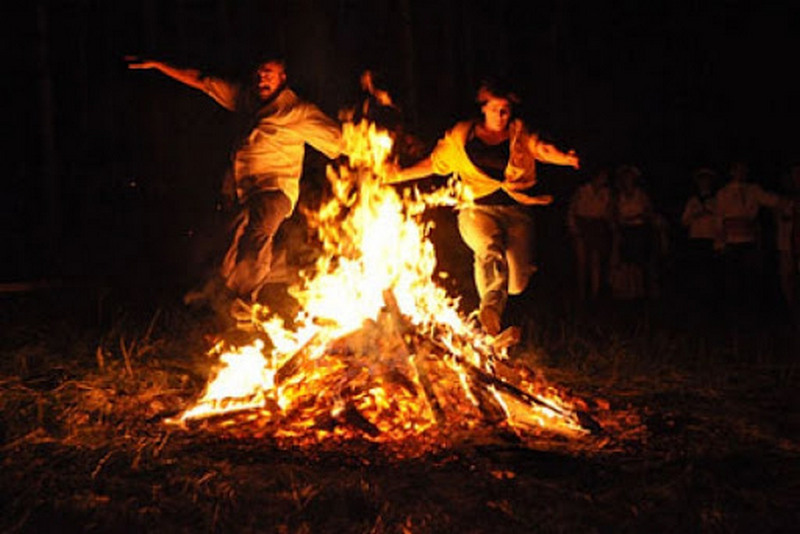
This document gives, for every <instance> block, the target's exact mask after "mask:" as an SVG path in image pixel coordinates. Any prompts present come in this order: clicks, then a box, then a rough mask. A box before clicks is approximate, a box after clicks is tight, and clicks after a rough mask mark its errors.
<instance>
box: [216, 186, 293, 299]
mask: <svg viewBox="0 0 800 534" xmlns="http://www.w3.org/2000/svg"><path fill="white" fill-rule="evenodd" d="M291 211H292V202H291V201H290V200H289V197H287V196H286V195H285V194H284V193H282V192H281V191H277V190H276V191H263V192H260V193H256V194H253V195H251V196H250V197H249V198H248V199H247V200H246V201H245V202H244V204H242V206H241V210H240V212H239V213H238V215H237V216H236V218H235V220H234V223H233V229H232V237H231V243H230V246H229V247H228V251H227V253H226V254H225V257H224V259H223V261H222V265H221V267H220V275H221V276H222V278H223V280H224V281H225V286H226V287H227V288H228V289H230V290H231V291H232V292H233V293H235V294H236V296H238V297H240V298H242V299H246V300H255V299H256V298H257V296H258V292H259V290H260V289H261V287H262V286H263V285H264V282H265V281H266V278H267V275H268V274H269V271H270V266H271V262H272V242H273V238H274V236H275V233H276V232H277V231H278V228H279V227H280V225H281V223H282V222H283V221H284V219H286V217H288V216H289V214H290V213H291Z"/></svg>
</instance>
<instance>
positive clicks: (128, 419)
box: [0, 288, 800, 533]
mask: <svg viewBox="0 0 800 534" xmlns="http://www.w3.org/2000/svg"><path fill="white" fill-rule="evenodd" d="M178 302H179V298H178V297H177V296H175V295H163V296H154V295H153V294H147V293H144V292H141V291H138V290H136V289H135V288H134V290H132V291H129V292H127V293H123V292H120V291H118V290H113V291H112V290H106V291H101V290H98V289H96V288H84V289H61V290H50V291H46V292H41V293H29V294H22V295H16V296H7V297H5V298H4V299H3V300H2V301H1V302H0V305H1V308H0V309H1V310H2V311H1V313H2V324H1V325H0V328H2V331H3V336H2V338H0V407H1V408H2V410H0V414H1V415H0V450H1V451H2V454H0V458H2V460H0V481H1V482H0V499H1V502H2V504H0V510H2V513H0V529H2V531H4V532H111V531H114V532H117V531H148V532H198V531H200V532H206V531H211V532H216V531H219V532H222V531H235V532H337V533H338V532H375V533H379V532H398V533H399V532H402V533H406V532H415V533H420V532H431V533H434V532H435V533H438V532H791V531H796V528H797V527H796V525H797V521H798V510H799V509H800V507H799V506H798V505H799V504H800V502H798V501H800V498H798V496H800V487H798V485H799V483H800V465H799V464H798V462H797V459H798V452H800V442H798V429H799V428H800V418H799V417H798V415H799V414H800V411H799V409H798V406H800V402H798V400H800V399H799V398H798V397H800V395H799V394H798V387H797V386H798V372H797V370H798V364H797V354H798V352H800V351H798V350H797V348H798V347H797V336H796V326H792V325H791V323H789V322H786V321H784V322H781V321H761V322H759V323H749V324H750V328H743V327H741V325H740V326H739V327H733V326H732V325H728V324H725V323H724V322H721V321H717V320H710V319H714V317H713V313H712V312H710V311H700V310H694V311H692V310H691V307H689V308H687V307H679V306H677V305H676V304H675V303H664V302H658V303H653V304H650V305H647V304H639V305H632V304H629V303H610V304H606V305H604V306H599V307H596V308H595V309H580V308H577V307H575V306H573V305H572V304H571V303H570V302H569V301H568V300H564V299H561V300H559V299H557V298H555V297H554V295H552V294H551V295H544V294H543V295H535V298H533V299H532V300H531V302H530V303H529V308H528V314H527V316H528V336H527V337H526V340H525V343H524V345H523V347H522V348H521V349H520V350H519V351H517V353H516V355H515V357H516V358H517V359H518V360H519V361H520V362H524V363H525V364H526V365H530V366H532V367H535V368H537V369H539V370H541V371H542V372H543V373H544V374H545V375H546V376H547V377H548V378H549V380H551V381H552V382H554V383H556V384H559V385H561V386H563V387H566V388H569V390H570V391H571V392H573V393H575V394H576V395H579V396H582V397H584V398H587V399H603V400H605V401H607V402H608V403H609V404H610V406H611V409H612V410H615V409H616V410H620V411H625V412H628V413H635V414H636V415H637V416H638V417H639V418H640V421H641V423H643V424H644V426H645V427H646V431H644V432H641V433H638V434H637V435H636V436H635V438H632V439H630V440H627V441H624V442H622V443H621V444H620V446H617V447H608V448H597V449H596V450H592V449H591V448H589V449H588V450H587V449H586V448H583V449H581V448H579V447H575V446H573V445H572V444H570V443H569V442H566V441H563V440H557V439H553V440H542V442H541V443H539V444H538V445H536V446H532V447H521V446H519V445H518V444H515V443H511V442H502V441H493V442H477V441H476V442H473V443H460V444H458V445H457V446H454V447H453V448H451V449H447V450H444V451H440V452H437V453H435V454H431V455H428V456H423V457H418V458H413V459H404V460H403V459H397V458H394V457H393V456H391V455H390V454H387V453H386V452H385V451H383V450H381V448H380V447H376V446H374V445H371V444H367V443H350V444H341V445H338V446H337V447H317V448H310V449H298V448H285V447H281V446H280V444H278V443H276V442H273V441H269V440H254V439H248V438H234V437H232V436H231V435H230V434H223V433H215V432H206V431H203V430H202V429H196V430H190V431H187V430H178V429H175V428H174V427H168V426H165V425H164V424H163V423H162V418H163V417H164V415H166V414H170V413H174V412H175V411H177V410H179V409H180V408H181V407H183V406H184V405H185V403H186V402H188V401H190V400H191V399H192V398H193V396H194V395H196V394H198V393H199V391H200V390H201V389H202V387H203V385H204V384H205V380H206V376H207V373H208V371H209V364H210V362H209V361H208V359H207V357H206V356H204V353H205V350H206V349H207V348H208V344H209V339H208V338H207V337H206V336H207V335H208V334H213V333H214V332H213V325H212V323H211V322H210V319H209V318H208V317H206V316H202V315H195V314H193V313H191V312H189V311H187V310H186V309H184V308H182V307H181V306H180V305H179V304H178ZM695 312H697V313H695Z"/></svg>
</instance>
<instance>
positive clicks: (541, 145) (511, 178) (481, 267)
mask: <svg viewBox="0 0 800 534" xmlns="http://www.w3.org/2000/svg"><path fill="white" fill-rule="evenodd" d="M477 101H478V103H479V104H480V106H481V113H482V117H480V118H478V119H476V120H467V121H462V122H459V123H458V124H456V125H455V126H454V127H453V128H452V129H451V130H450V131H448V132H447V133H446V134H445V135H444V137H443V138H442V139H441V140H439V142H438V144H437V145H436V147H435V148H434V150H433V152H432V153H431V155H430V156H428V157H427V158H425V159H423V160H422V161H420V162H419V163H417V164H415V165H413V166H411V167H408V168H405V169H402V170H400V169H397V170H396V171H395V175H394V176H392V177H390V178H389V179H388V180H387V182H388V183H400V182H405V181H410V180H414V179H417V178H423V177H427V176H430V175H432V174H438V175H447V174H451V173H452V174H455V175H457V176H458V177H459V179H460V180H461V182H462V184H463V185H464V186H465V189H466V192H467V196H468V197H469V198H466V199H464V200H465V201H466V205H465V206H464V207H462V209H461V210H460V212H459V214H458V228H459V231H460V233H461V237H462V239H463V240H464V242H465V243H466V244H467V246H469V248H470V249H472V252H473V255H474V277H475V285H476V286H477V290H478V296H479V297H480V308H479V311H478V319H479V321H480V323H481V325H482V326H483V328H484V330H485V331H486V332H487V333H488V334H490V335H497V334H499V333H500V331H501V330H502V328H503V313H504V311H505V308H506V304H507V303H508V301H509V299H514V298H520V297H519V296H520V295H521V294H522V293H523V291H525V288H526V287H527V285H528V281H529V279H530V276H531V274H533V272H534V267H533V263H532V261H531V256H532V255H531V242H532V238H533V236H532V220H531V216H530V214H529V213H528V210H526V209H525V206H530V205H537V204H538V205H541V204H549V203H550V202H551V201H552V199H551V198H550V197H549V196H534V195H532V194H531V191H530V190H531V188H532V187H533V186H534V184H536V161H541V162H543V163H551V164H555V165H567V166H571V167H574V168H576V169H577V168H578V166H579V159H578V156H577V155H575V153H574V152H573V151H569V152H562V151H560V150H558V149H557V148H556V147H555V146H553V145H551V144H549V143H546V142H545V141H543V140H542V139H541V138H540V137H539V136H538V135H536V134H535V133H532V132H530V131H529V130H528V129H527V127H526V125H525V124H524V123H523V122H522V120H520V119H517V118H514V117H513V115H512V111H513V105H514V104H516V103H517V102H518V101H519V99H518V97H517V96H516V95H515V94H514V93H513V92H512V91H511V90H510V89H509V88H507V87H504V86H503V85H502V84H501V83H500V82H495V81H492V82H485V83H484V84H482V85H481V87H480V88H479V90H478V95H477Z"/></svg>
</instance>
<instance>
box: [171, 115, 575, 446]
mask: <svg viewBox="0 0 800 534" xmlns="http://www.w3.org/2000/svg"><path fill="white" fill-rule="evenodd" d="M343 131H344V136H345V140H346V153H347V154H348V157H349V164H347V165H339V166H338V167H333V166H331V167H329V168H328V172H327V177H328V180H329V181H330V184H331V189H332V191H333V195H332V197H333V198H331V199H330V200H329V201H328V202H326V203H325V204H324V205H323V206H322V207H321V208H320V209H319V211H318V212H316V213H314V214H310V217H309V224H311V225H312V227H314V228H316V230H317V233H318V236H319V238H320V241H321V243H322V247H323V251H322V254H321V255H320V257H319V259H318V261H317V262H316V265H315V268H314V269H313V270H311V272H307V273H304V276H303V279H302V281H301V282H299V283H297V284H295V285H294V286H292V287H291V288H290V293H291V295H292V296H293V297H294V298H295V299H297V301H298V302H299V304H300V309H301V311H300V312H299V313H298V314H297V316H296V317H294V318H292V319H291V320H290V321H284V320H283V319H281V318H280V317H278V316H277V315H276V314H274V313H272V312H271V311H270V310H269V309H267V308H265V307H257V308H256V310H255V313H254V319H255V324H256V327H257V329H258V331H259V332H260V333H261V334H263V336H262V337H263V338H264V340H265V341H266V342H265V341H262V340H258V341H256V342H254V343H253V344H251V345H248V346H245V347H226V346H224V345H223V344H222V343H220V344H219V345H218V346H217V347H215V349H214V350H213V351H212V353H213V354H215V355H218V356H219V365H218V368H217V370H216V374H215V375H214V376H213V378H212V379H211V380H210V382H209V384H208V385H207V387H206V390H205V392H204V393H203V395H202V396H201V397H200V398H199V400H197V402H196V403H195V404H194V405H193V406H192V407H191V408H189V409H187V410H186V411H185V412H183V414H181V416H180V417H179V420H180V421H184V422H185V421H189V420H195V419H202V418H207V417H209V416H216V415H220V414H225V415H226V416H227V415H231V414H233V415H231V417H238V418H239V419H238V421H243V420H244V421H247V420H249V421H250V422H252V423H253V425H255V427H256V428H260V429H262V433H263V434H269V435H273V436H277V437H293V438H298V439H314V440H319V439H324V438H325V437H328V436H344V437H353V436H360V437H365V438H367V439H370V440H373V441H387V440H395V441H396V440H404V439H406V438H409V437H415V438H418V439H417V440H418V441H424V440H420V439H419V438H422V437H423V436H434V437H435V436H441V435H443V434H446V433H447V429H452V428H455V427H458V428H460V429H464V428H472V427H474V426H476V425H480V424H485V423H486V421H487V420H490V421H492V424H497V423H498V422H500V423H503V424H506V425H508V426H509V427H510V428H512V429H515V430H517V431H530V429H535V428H539V429H547V430H551V431H554V432H558V433H562V434H568V435H571V436H577V435H582V434H583V433H585V432H586V431H585V430H584V429H583V428H582V427H581V425H580V424H579V422H578V418H577V416H576V415H575V413H574V411H573V409H572V408H571V407H570V405H569V404H568V403H567V402H565V401H564V400H562V398H561V396H559V395H558V394H557V393H556V391H555V390H554V389H553V388H550V387H547V386H545V385H542V384H541V383H537V382H536V381H534V380H530V379H529V378H528V377H525V376H515V377H512V379H511V380H510V381H509V380H505V381H504V380H501V379H500V378H498V377H497V368H498V366H503V365H504V363H503V362H504V360H505V358H506V353H505V349H497V348H495V345H496V341H497V340H496V339H495V338H493V337H491V336H488V335H485V334H484V333H482V331H481V330H480V329H479V328H478V327H477V325H476V323H475V321H474V320H473V319H472V318H471V317H469V316H465V315H464V314H463V313H462V312H461V311H459V301H458V299H456V298H453V297H451V296H449V295H448V294H447V292H446V290H445V289H443V288H442V287H440V286H438V285H436V284H435V283H434V279H435V271H436V255H435V251H434V247H433V244H432V243H431V241H430V240H429V239H428V231H429V230H430V228H429V227H428V226H427V225H425V224H423V223H421V222H420V219H421V217H420V215H421V214H422V213H423V212H424V210H425V209H426V208H427V207H429V206H431V205H442V204H450V205H456V204H457V203H458V202H459V197H460V191H459V190H458V189H457V187H455V185H454V184H455V182H451V185H450V186H449V187H447V188H445V189H442V190H439V191H436V192H434V193H429V194H422V193H420V192H419V191H410V192H409V191H408V190H406V193H405V194H404V195H403V196H401V195H400V194H398V192H397V191H396V190H395V189H394V188H392V187H387V186H385V185H383V184H382V179H383V177H384V176H385V174H386V172H387V164H386V161H387V158H388V156H389V154H390V153H391V149H392V138H391V136H390V135H389V133H387V132H385V131H381V130H379V129H378V128H376V127H375V125H374V124H368V123H367V122H361V123H359V124H353V123H346V124H345V125H344V129H343ZM506 378H508V377H506Z"/></svg>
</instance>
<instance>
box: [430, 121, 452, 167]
mask: <svg viewBox="0 0 800 534" xmlns="http://www.w3.org/2000/svg"><path fill="white" fill-rule="evenodd" d="M457 149H458V143H457V141H456V140H455V139H454V137H453V132H452V131H449V132H447V133H446V134H445V135H444V137H442V138H441V139H440V140H439V142H438V143H436V146H435V147H434V149H433V152H431V164H432V165H433V172H435V173H436V174H439V175H447V174H450V173H452V172H453V171H454V170H455V168H454V162H455V161H456V156H455V155H456V153H457Z"/></svg>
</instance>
